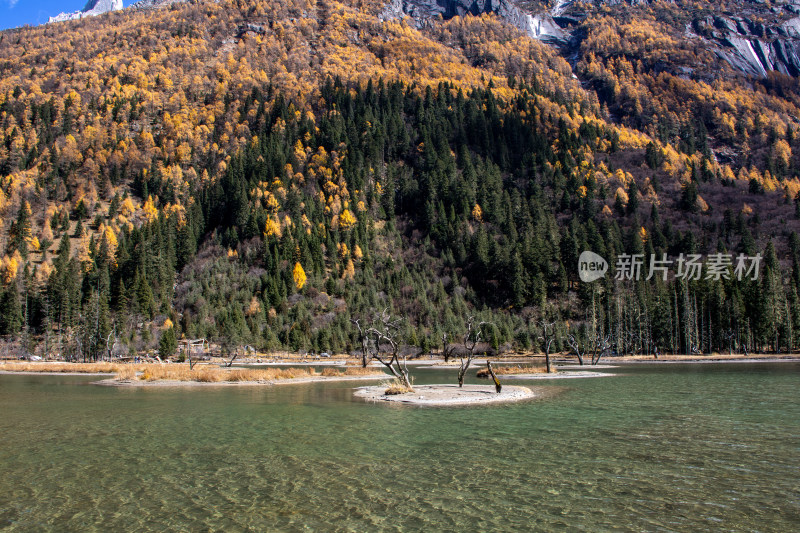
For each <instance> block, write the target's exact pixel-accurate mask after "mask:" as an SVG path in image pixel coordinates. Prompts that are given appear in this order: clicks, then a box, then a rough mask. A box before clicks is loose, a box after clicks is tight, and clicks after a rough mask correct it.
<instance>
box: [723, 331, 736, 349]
mask: <svg viewBox="0 0 800 533" xmlns="http://www.w3.org/2000/svg"><path fill="white" fill-rule="evenodd" d="M722 336H723V337H725V340H727V341H728V353H729V354H730V355H733V341H734V339H735V338H736V332H735V331H733V329H732V328H728V329H727V330H725V331H724V332H723V333H722Z"/></svg>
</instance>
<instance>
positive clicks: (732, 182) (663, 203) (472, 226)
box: [0, 0, 800, 357]
mask: <svg viewBox="0 0 800 533" xmlns="http://www.w3.org/2000/svg"><path fill="white" fill-rule="evenodd" d="M476 6H477V7H476V9H478V12H481V11H485V10H484V9H483V8H481V7H480V6H479V5H477V4H476ZM561 7H565V6H561ZM385 10H386V6H385V5H383V4H368V5H350V4H346V3H337V2H317V3H313V2H306V1H299V0H298V1H293V2H285V3H280V4H276V3H269V2H261V1H256V2H247V3H244V2H237V1H222V2H192V3H176V4H173V5H171V6H170V7H169V8H168V9H138V10H124V11H123V12H119V13H112V14H110V15H108V16H106V17H101V18H91V19H85V20H82V21H80V22H79V23H75V24H68V25H48V26H44V27H40V28H29V29H23V30H15V31H9V32H4V33H2V34H0V72H1V73H2V79H0V131H2V135H3V137H2V141H3V142H2V143H0V176H2V178H0V189H1V190H2V196H0V210H2V215H3V221H4V223H3V227H2V229H1V230H0V236H1V237H2V242H1V243H0V244H2V246H3V249H4V251H5V257H4V258H3V262H2V265H0V266H1V267H2V274H3V282H4V285H3V290H2V294H0V307H2V309H3V310H4V312H3V313H2V316H3V317H4V318H3V319H2V321H0V334H15V335H16V334H20V333H26V335H27V334H30V335H31V336H32V337H31V338H33V339H35V340H36V341H38V343H39V344H38V346H39V349H44V345H45V344H47V345H48V346H49V348H52V342H50V343H47V342H45V339H46V338H47V337H48V336H49V335H52V334H55V333H58V334H59V338H61V339H62V342H65V343H66V346H65V347H63V348H62V353H69V354H73V355H75V354H77V353H78V351H80V350H83V351H84V353H85V352H87V351H88V352H89V353H90V355H91V356H93V357H96V356H97V355H98V354H100V353H102V351H103V346H104V342H105V341H103V342H101V341H100V339H107V338H108V335H109V334H111V333H113V332H114V331H115V330H116V331H117V334H118V335H119V336H120V338H121V341H120V342H121V343H122V344H123V345H125V346H127V347H128V348H129V349H131V350H142V349H153V348H155V346H156V345H157V339H158V337H159V335H160V334H161V331H163V330H164V328H166V329H169V328H176V329H177V332H178V336H179V337H180V336H181V335H185V336H187V337H201V336H202V337H210V338H214V339H217V340H218V342H219V343H220V344H223V345H231V346H233V345H236V344H252V345H254V346H257V347H259V348H262V349H293V350H298V349H315V350H320V349H328V350H349V349H352V348H353V346H354V345H353V342H354V340H353V337H352V328H350V326H349V322H348V320H349V319H351V318H355V317H361V318H365V317H368V316H370V314H371V313H372V312H374V311H375V310H377V309H380V308H384V307H385V308H388V309H390V310H391V311H392V312H395V313H399V314H402V315H403V316H405V317H406V318H407V321H406V322H405V324H404V326H403V336H404V342H406V343H408V344H409V345H412V346H414V347H416V348H415V349H422V350H424V349H427V348H430V346H431V345H433V344H438V343H439V340H440V339H441V335H442V333H448V334H449V335H450V338H453V336H457V335H459V331H460V328H462V327H463V321H464V320H465V319H466V317H468V316H470V315H476V314H477V315H480V316H481V317H482V319H485V320H486V321H487V322H491V323H492V324H493V326H492V328H491V331H490V332H489V333H488V334H487V338H488V339H489V341H490V344H491V345H493V346H494V347H495V348H500V347H501V346H503V345H506V346H516V347H519V348H528V347H531V346H532V344H535V339H536V338H537V336H538V335H537V332H536V331H535V327H534V322H533V320H534V319H535V318H540V317H542V316H552V317H553V318H554V319H558V321H559V324H560V326H559V327H560V328H562V329H563V330H566V329H568V328H571V329H573V330H574V332H575V333H576V334H579V335H582V336H583V337H584V338H588V337H587V335H594V334H596V333H599V330H597V329H596V328H600V329H601V330H603V331H604V332H609V333H610V332H612V331H613V332H614V338H615V342H617V343H619V349H620V350H634V349H635V350H639V351H641V350H649V349H650V348H651V347H652V343H653V342H658V343H659V345H660V346H667V345H669V346H671V347H673V349H676V350H679V349H685V350H688V349H690V348H691V347H692V346H695V345H697V344H698V343H700V342H701V341H702V342H703V343H705V345H706V346H707V347H708V348H709V349H720V347H721V346H724V342H725V337H724V336H723V334H722V332H723V330H727V329H729V328H738V330H737V331H740V332H741V335H742V337H741V342H748V343H750V345H751V346H754V345H755V344H756V343H760V344H762V345H763V344H765V343H766V342H768V341H769V342H772V339H775V338H777V339H779V340H778V341H777V342H781V343H785V342H788V341H786V339H790V341H791V342H794V340H793V338H792V335H793V333H788V332H789V331H800V327H797V328H795V329H792V327H793V326H794V322H793V321H794V320H795V319H796V318H797V319H800V317H795V316H794V314H793V313H794V311H793V312H792V313H789V312H786V311H780V313H779V308H778V307H777V306H772V307H769V308H765V307H763V306H764V305H766V303H765V302H775V301H778V299H779V301H780V302H782V304H783V303H785V304H787V305H788V303H789V302H791V301H793V300H792V298H796V290H797V287H798V285H797V284H798V279H800V270H798V271H797V274H798V278H797V279H795V277H791V278H790V277H789V276H788V275H785V276H784V277H783V278H781V273H782V272H783V273H785V274H788V272H789V269H791V268H792V265H793V264H795V263H796V262H797V260H798V254H800V244H798V241H797V237H796V235H794V236H793V232H796V231H798V230H800V221H799V220H798V218H797V217H796V214H795V207H794V204H793V200H794V198H795V197H796V195H797V192H798V190H800V181H798V179H797V169H798V158H797V155H798V153H800V147H798V136H797V135H796V131H797V116H800V112H798V100H797V94H798V93H797V91H796V85H793V83H795V82H794V81H793V80H791V79H789V78H786V77H775V76H770V77H767V78H766V79H765V80H762V81H759V82H753V81H752V80H744V79H743V78H741V77H739V75H738V74H736V73H735V71H734V70H733V69H732V68H731V69H729V70H727V71H726V73H729V74H730V78H728V79H724V80H713V79H707V78H705V76H706V74H705V73H707V72H710V70H706V69H709V68H710V65H712V64H713V61H714V55H713V53H712V52H710V51H707V50H702V49H697V48H695V47H692V46H691V45H690V44H689V43H688V42H686V41H684V40H681V39H677V38H675V37H674V36H672V35H671V33H670V28H671V27H672V26H670V25H669V24H666V23H664V22H660V21H659V20H658V18H657V17H656V15H652V16H649V17H644V16H642V17H633V16H630V17H629V18H627V19H625V18H614V17H611V16H604V17H599V18H592V19H587V21H585V22H582V28H583V29H584V30H585V31H586V36H585V37H584V38H583V39H582V40H581V42H580V47H579V49H578V50H577V54H578V55H577V56H576V57H574V58H572V59H573V64H574V66H573V65H571V64H570V63H569V62H568V61H566V60H565V59H564V58H561V57H559V56H557V55H556V54H554V53H553V52H552V48H550V47H549V46H548V45H545V44H542V43H541V42H537V41H535V40H532V39H530V38H529V37H527V36H526V35H524V34H523V33H522V32H521V31H520V30H519V29H518V28H516V27H513V26H510V25H508V24H505V23H504V22H503V21H502V20H500V19H498V18H497V17H495V16H493V15H488V14H486V13H483V14H482V15H481V16H478V17H474V16H468V17H454V18H452V19H451V20H448V21H442V22H437V23H434V24H430V25H429V26H426V27H425V28H423V29H422V30H418V29H416V28H414V27H413V26H412V25H411V24H410V23H409V21H393V20H382V17H384V18H385V15H386V11H385ZM686 68H694V69H695V71H693V72H692V73H689V74H687V73H685V72H684V69H686ZM576 74H577V75H576ZM770 236H772V237H773V242H771V243H770V242H769V241H770ZM56 243H58V244H56ZM590 248H591V249H593V250H595V251H597V252H598V253H601V254H603V255H605V256H607V257H608V258H609V260H610V261H611V262H612V264H613V263H614V258H615V257H616V256H618V255H620V254H622V253H626V252H627V253H643V254H647V255H648V256H649V255H650V254H659V256H660V254H663V253H668V254H670V255H674V256H676V255H678V254H680V253H712V252H717V251H726V252H727V251H730V253H733V252H737V253H738V252H742V253H746V254H748V255H749V254H755V253H757V252H762V253H763V254H764V255H765V257H768V258H769V265H770V267H769V268H770V270H769V272H771V273H772V274H773V275H774V276H777V279H778V280H779V281H780V283H777V282H775V283H772V282H770V283H772V284H770V285H763V286H762V285H760V284H754V283H749V282H742V283H738V282H734V281H725V282H722V281H720V282H719V283H705V282H703V281H700V282H698V283H692V284H684V285H681V284H658V283H655V282H654V283H652V284H644V283H643V284H637V285H635V286H628V287H626V286H624V285H620V284H617V283H614V282H613V280H611V279H609V280H607V281H606V282H604V283H603V284H602V286H600V285H598V289H597V291H598V292H595V291H594V290H593V289H590V288H588V287H587V286H584V285H581V284H580V283H579V281H578V264H577V257H578V255H579V254H580V252H581V251H582V250H585V249H590ZM781 263H782V266H781ZM781 269H783V270H781ZM793 272H794V271H793ZM771 279H773V278H771ZM773 281H774V279H773ZM673 293H674V294H681V296H684V295H685V297H686V298H685V299H683V300H681V302H684V303H682V304H681V305H680V306H679V305H678V303H677V300H675V301H674V302H673V300H674V299H673V297H672V295H673ZM23 295H27V298H28V300H27V301H28V309H27V313H23V311H22V303H21V302H22V301H24V296H23ZM690 296H691V297H690ZM767 296H769V297H770V298H767ZM773 297H774V298H773ZM675 298H677V296H676V297H675ZM673 305H674V306H675V308H674V309H673ZM776 305H777V304H776ZM791 308H792V309H794V308H795V307H791ZM797 308H798V309H800V306H797ZM612 309H619V312H618V313H617V312H612ZM730 309H733V310H734V311H729V310H730ZM781 309H783V308H781ZM787 309H788V308H787ZM588 310H592V316H591V317H589V316H587V312H588ZM644 313H647V318H646V319H642V320H640V319H639V318H636V317H638V316H640V314H644ZM675 316H677V317H678V319H679V320H680V321H681V322H682V323H687V324H688V323H691V324H694V325H693V326H692V327H687V328H686V329H680V330H678V329H677V328H676V327H670V326H668V325H667V324H668V323H670V322H669V321H671V320H673V318H672V317H675ZM700 317H705V318H700ZM703 320H705V321H707V322H702V321H703ZM712 322H713V325H714V328H715V333H714V334H713V335H707V334H706V333H704V332H705V329H704V328H703V327H702V326H703V325H708V326H709V327H710V326H711V323H712ZM637 323H645V324H647V326H646V332H644V330H639V333H638V334H636V335H634V333H633V329H631V328H632V326H631V324H637ZM25 324H27V325H28V326H29V329H26V328H24V327H23V326H24V325H25ZM115 325H116V326H115ZM778 325H780V327H781V328H782V329H781V332H780V333H779V334H778V335H777V337H775V336H773V335H772V333H774V332H773V330H772V329H770V328H773V329H774V328H776V327H778ZM115 327H116V329H115ZM676 331H677V333H676ZM645 333H646V334H645ZM701 333H702V334H703V335H704V336H703V337H702V338H701ZM65 339H66V340H65ZM654 339H657V340H654ZM30 343H31V344H35V343H33V342H32V341H31V342H30Z"/></svg>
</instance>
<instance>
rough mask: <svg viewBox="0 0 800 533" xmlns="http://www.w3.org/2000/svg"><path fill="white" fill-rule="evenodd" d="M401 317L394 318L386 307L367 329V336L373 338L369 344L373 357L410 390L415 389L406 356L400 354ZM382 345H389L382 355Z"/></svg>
mask: <svg viewBox="0 0 800 533" xmlns="http://www.w3.org/2000/svg"><path fill="white" fill-rule="evenodd" d="M401 323H402V319H401V318H395V319H392V316H391V314H389V313H388V312H387V310H386V309H384V310H383V312H381V313H380V314H378V315H377V316H376V317H375V318H374V320H373V321H372V327H370V328H369V329H367V331H366V333H367V337H369V338H371V341H372V342H370V343H368V346H369V347H370V351H371V352H372V357H373V358H374V359H377V360H378V361H379V362H380V363H381V364H382V365H383V366H385V367H386V368H388V369H389V372H391V373H392V375H393V376H394V377H395V378H397V379H398V380H400V382H401V383H402V384H403V385H404V386H405V387H406V388H407V389H408V390H410V391H412V390H414V389H413V387H412V386H411V378H410V377H409V372H408V365H407V364H406V358H405V357H403V358H402V364H401V361H400V357H399V356H398V353H397V352H398V342H397V337H398V335H399V331H400V324H401ZM381 345H386V346H388V347H389V349H388V350H387V354H386V355H382V348H381Z"/></svg>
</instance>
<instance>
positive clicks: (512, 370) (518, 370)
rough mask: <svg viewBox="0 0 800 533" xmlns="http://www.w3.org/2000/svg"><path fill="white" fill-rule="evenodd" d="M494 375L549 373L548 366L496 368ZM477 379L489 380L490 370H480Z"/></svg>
mask: <svg viewBox="0 0 800 533" xmlns="http://www.w3.org/2000/svg"><path fill="white" fill-rule="evenodd" d="M494 373H495V374H497V375H498V376H503V375H506V376H511V375H516V374H545V373H547V367H546V366H496V367H494ZM476 377H479V378H488V377H489V370H487V369H486V368H482V369H480V370H478V373H477V374H476Z"/></svg>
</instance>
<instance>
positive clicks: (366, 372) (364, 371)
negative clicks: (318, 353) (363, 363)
mask: <svg viewBox="0 0 800 533" xmlns="http://www.w3.org/2000/svg"><path fill="white" fill-rule="evenodd" d="M381 374H383V372H381V371H380V370H376V369H374V368H369V367H367V368H363V367H360V366H348V367H346V368H343V369H342V368H330V367H329V368H325V369H323V370H322V375H323V376H324V377H326V378H330V377H340V376H380V375H381Z"/></svg>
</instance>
